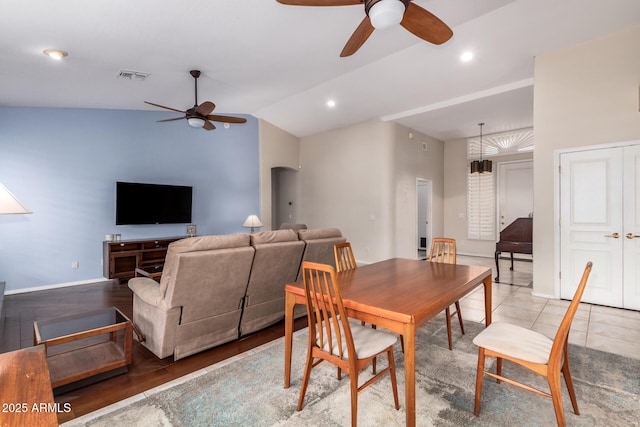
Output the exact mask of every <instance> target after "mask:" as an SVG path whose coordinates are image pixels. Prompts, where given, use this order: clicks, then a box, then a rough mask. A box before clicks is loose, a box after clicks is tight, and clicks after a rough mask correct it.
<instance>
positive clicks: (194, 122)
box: [144, 70, 247, 130]
mask: <svg viewBox="0 0 640 427" xmlns="http://www.w3.org/2000/svg"><path fill="white" fill-rule="evenodd" d="M189 73H190V74H191V76H192V77H193V78H194V80H195V87H196V102H195V104H194V105H193V107H191V108H189V109H188V110H187V111H182V110H178V109H176V108H171V107H165V106H164V105H160V104H154V103H153V102H148V101H144V102H145V103H146V104H149V105H153V106H155V107H160V108H164V109H166V110H171V111H176V112H178V113H183V114H184V116H183V117H175V118H173V119H164V120H158V122H172V121H174V120H183V119H187V123H189V126H191V127H194V128H205V129H206V130H213V129H215V128H216V127H215V126H214V124H213V123H211V121H214V122H223V123H246V121H247V119H245V118H242V117H231V116H219V115H217V114H211V112H212V111H213V109H214V108H216V105H215V104H214V103H213V102H211V101H205V102H203V103H202V104H200V105H198V77H200V71H199V70H191V71H189Z"/></svg>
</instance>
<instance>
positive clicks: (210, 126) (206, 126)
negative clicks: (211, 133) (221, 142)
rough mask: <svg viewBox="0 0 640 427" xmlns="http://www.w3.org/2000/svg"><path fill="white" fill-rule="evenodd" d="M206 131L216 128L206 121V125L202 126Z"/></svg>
mask: <svg viewBox="0 0 640 427" xmlns="http://www.w3.org/2000/svg"><path fill="white" fill-rule="evenodd" d="M202 127H203V128H205V129H206V130H214V129H215V128H216V127H215V126H214V125H213V123H211V122H210V121H209V120H205V121H204V125H203V126H202Z"/></svg>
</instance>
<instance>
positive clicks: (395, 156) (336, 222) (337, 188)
mask: <svg viewBox="0 0 640 427" xmlns="http://www.w3.org/2000/svg"><path fill="white" fill-rule="evenodd" d="M409 132H412V133H413V136H414V137H413V139H410V138H409ZM422 142H426V143H427V145H428V149H427V151H426V152H425V151H423V150H422V148H421V143H422ZM300 157H301V163H302V170H301V178H302V184H301V186H302V188H303V195H302V213H301V215H300V217H301V218H302V219H303V220H304V221H303V222H306V223H307V225H308V226H309V227H332V226H333V227H338V228H340V229H341V230H342V232H343V234H344V235H345V236H346V237H347V238H348V239H349V240H350V241H351V243H352V245H353V248H354V252H355V254H356V259H357V260H358V261H361V262H375V261H379V260H383V259H387V258H392V257H407V258H415V257H416V215H417V207H416V178H424V179H431V180H433V188H434V197H433V198H434V202H433V223H434V224H433V227H434V230H436V231H437V232H442V229H443V226H442V224H443V214H442V199H443V196H442V194H443V182H442V169H443V166H442V163H443V161H442V159H443V147H442V142H440V141H437V140H434V139H432V138H429V137H427V136H426V135H423V134H420V133H417V132H415V131H411V130H410V129H408V128H406V127H403V126H400V125H397V124H395V123H390V122H382V121H380V120H373V121H369V122H365V123H360V124H357V125H353V126H349V127H346V128H342V129H336V130H333V131H329V132H323V133H320V134H317V135H313V136H309V137H305V138H302V139H301V148H300Z"/></svg>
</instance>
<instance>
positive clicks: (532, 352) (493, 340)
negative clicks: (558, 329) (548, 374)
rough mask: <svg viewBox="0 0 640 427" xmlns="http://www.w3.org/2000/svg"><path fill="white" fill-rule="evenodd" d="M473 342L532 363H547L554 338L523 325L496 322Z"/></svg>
mask: <svg viewBox="0 0 640 427" xmlns="http://www.w3.org/2000/svg"><path fill="white" fill-rule="evenodd" d="M473 343H474V344H475V345H477V346H478V347H484V348H486V349H488V350H491V351H495V352H498V353H502V354H504V355H506V356H511V357H515V358H518V359H522V360H526V361H527V362H531V363H542V364H547V363H548V362H549V354H550V353H551V346H553V340H551V339H549V338H547V337H545V336H544V335H542V334H540V333H538V332H535V331H532V330H530V329H527V328H523V327H521V326H517V325H512V324H509V323H500V322H495V323H492V324H491V325H489V326H488V327H487V328H486V329H485V330H483V331H482V332H480V333H479V334H478V335H477V336H476V337H475V338H474V339H473Z"/></svg>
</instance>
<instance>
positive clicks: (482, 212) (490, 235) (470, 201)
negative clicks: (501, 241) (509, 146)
mask: <svg viewBox="0 0 640 427" xmlns="http://www.w3.org/2000/svg"><path fill="white" fill-rule="evenodd" d="M495 206H496V203H495V188H494V174H492V173H488V174H471V172H470V171H468V173H467V239H478V240H495Z"/></svg>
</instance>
